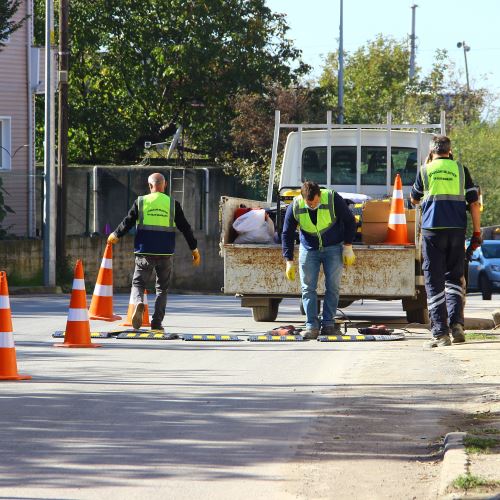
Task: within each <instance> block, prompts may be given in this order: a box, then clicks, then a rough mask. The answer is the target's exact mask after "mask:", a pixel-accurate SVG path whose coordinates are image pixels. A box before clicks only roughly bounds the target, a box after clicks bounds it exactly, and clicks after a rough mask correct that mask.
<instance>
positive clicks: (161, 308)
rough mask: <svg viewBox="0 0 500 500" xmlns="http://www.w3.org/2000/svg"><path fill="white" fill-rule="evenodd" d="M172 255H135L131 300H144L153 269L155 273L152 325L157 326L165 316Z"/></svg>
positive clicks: (134, 301) (136, 301)
mask: <svg viewBox="0 0 500 500" xmlns="http://www.w3.org/2000/svg"><path fill="white" fill-rule="evenodd" d="M172 260H173V255H136V257H135V269H134V277H133V278H132V302H133V303H134V304H137V303H139V302H143V301H144V290H145V288H146V284H147V282H148V281H149V280H150V279H151V274H152V272H153V270H154V271H155V273H156V300H155V310H154V313H153V319H152V322H151V323H152V326H159V325H161V322H162V321H163V318H164V317H165V308H166V307H167V291H168V286H169V284H170V276H171V274H172Z"/></svg>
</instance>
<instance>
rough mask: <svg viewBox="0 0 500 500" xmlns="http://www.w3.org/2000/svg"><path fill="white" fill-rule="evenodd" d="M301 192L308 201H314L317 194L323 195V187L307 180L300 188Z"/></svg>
mask: <svg viewBox="0 0 500 500" xmlns="http://www.w3.org/2000/svg"><path fill="white" fill-rule="evenodd" d="M300 194H301V195H302V198H304V200H306V201H312V200H314V198H315V197H316V196H321V188H320V187H319V185H318V184H316V183H315V182H312V181H306V182H304V184H302V187H301V188H300Z"/></svg>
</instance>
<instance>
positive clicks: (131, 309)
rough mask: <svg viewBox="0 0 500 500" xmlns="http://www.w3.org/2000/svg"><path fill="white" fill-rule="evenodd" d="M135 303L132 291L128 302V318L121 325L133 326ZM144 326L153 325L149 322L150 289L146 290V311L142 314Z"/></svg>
mask: <svg viewBox="0 0 500 500" xmlns="http://www.w3.org/2000/svg"><path fill="white" fill-rule="evenodd" d="M134 309H135V304H134V302H133V298H132V292H130V299H129V302H128V311H127V319H126V320H125V321H124V322H123V323H120V326H132V315H133V314H134ZM142 326H151V323H150V322H149V308H148V291H147V290H144V312H143V314H142V325H141V327H142Z"/></svg>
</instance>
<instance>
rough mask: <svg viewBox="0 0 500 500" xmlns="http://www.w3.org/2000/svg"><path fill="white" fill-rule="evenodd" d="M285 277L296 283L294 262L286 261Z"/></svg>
mask: <svg viewBox="0 0 500 500" xmlns="http://www.w3.org/2000/svg"><path fill="white" fill-rule="evenodd" d="M285 276H286V279H287V280H289V281H295V264H294V263H293V260H287V261H286V271H285Z"/></svg>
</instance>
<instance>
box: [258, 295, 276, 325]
mask: <svg viewBox="0 0 500 500" xmlns="http://www.w3.org/2000/svg"><path fill="white" fill-rule="evenodd" d="M280 302H281V300H280V299H270V300H269V303H268V305H267V306H253V307H252V315H253V319H254V321H257V322H261V321H274V320H275V319H276V318H277V317H278V309H279V306H280Z"/></svg>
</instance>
